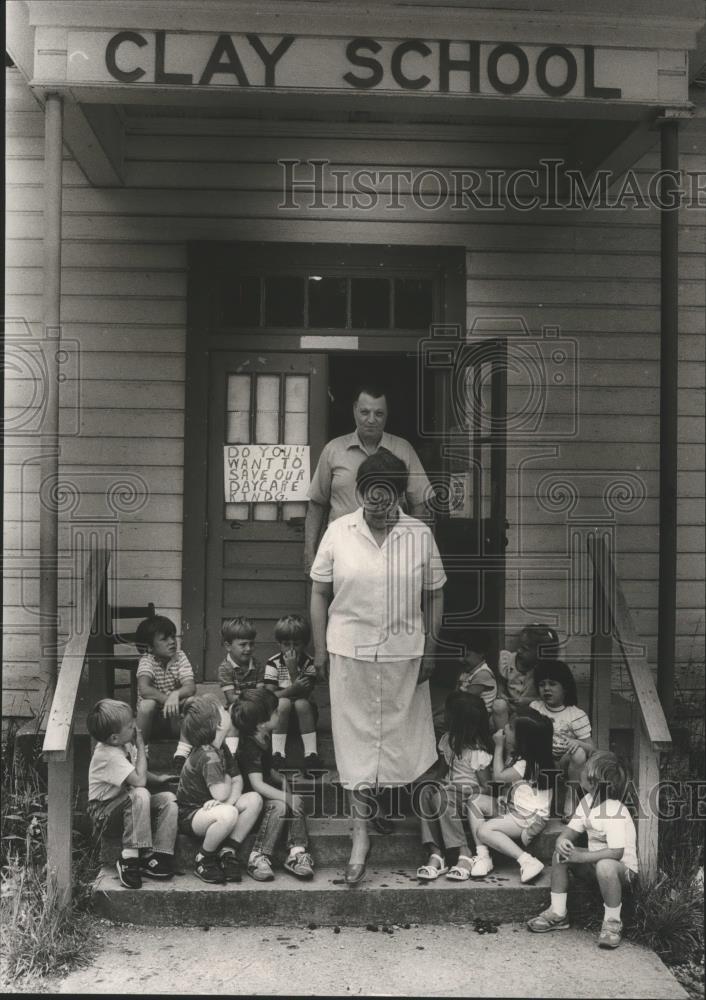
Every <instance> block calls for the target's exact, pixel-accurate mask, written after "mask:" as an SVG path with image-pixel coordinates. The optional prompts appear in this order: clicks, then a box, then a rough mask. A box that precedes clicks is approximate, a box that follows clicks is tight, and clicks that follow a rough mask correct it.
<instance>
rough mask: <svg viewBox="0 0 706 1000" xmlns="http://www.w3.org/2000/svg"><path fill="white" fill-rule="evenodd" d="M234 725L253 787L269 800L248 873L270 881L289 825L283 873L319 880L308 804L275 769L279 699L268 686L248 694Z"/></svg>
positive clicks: (236, 707)
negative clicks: (306, 812)
mask: <svg viewBox="0 0 706 1000" xmlns="http://www.w3.org/2000/svg"><path fill="white" fill-rule="evenodd" d="M231 717H232V720H233V725H234V726H235V727H236V728H237V730H238V732H239V733H240V743H239V747H238V757H239V761H240V767H241V769H242V771H243V773H244V774H245V775H246V778H247V781H248V783H249V785H250V788H251V789H252V790H253V791H254V792H257V793H258V795H261V796H262V798H263V799H264V800H265V808H264V811H263V814H262V820H261V821H260V826H259V828H258V831H257V835H256V837H255V842H254V844H253V847H252V851H251V854H250V858H249V860H248V875H250V877H251V878H254V879H255V881H256V882H271V881H272V879H273V878H274V877H275V876H274V872H273V871H272V857H273V855H274V852H275V849H276V847H277V843H278V841H279V840H280V837H281V835H282V833H283V832H284V828H285V827H287V858H286V860H285V862H284V870H285V871H287V872H289V873H290V874H291V875H294V876H296V877H297V878H301V879H311V878H313V877H314V862H313V861H312V858H311V855H310V854H309V849H308V835H307V829H306V819H305V818H304V803H303V801H302V797H301V796H300V795H295V794H294V793H293V792H292V791H291V789H290V788H289V786H288V785H287V781H286V778H285V777H284V776H283V775H281V774H279V773H278V772H277V771H276V770H275V769H274V768H273V766H272V746H271V742H272V740H271V734H272V731H273V730H274V729H275V727H276V726H277V724H278V722H279V702H278V699H277V695H276V694H274V693H273V692H272V691H268V689H267V688H256V689H253V690H250V691H244V692H243V693H242V695H241V696H240V699H239V701H237V702H236V704H235V705H233V706H232V708H231Z"/></svg>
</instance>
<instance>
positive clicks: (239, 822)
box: [177, 697, 262, 884]
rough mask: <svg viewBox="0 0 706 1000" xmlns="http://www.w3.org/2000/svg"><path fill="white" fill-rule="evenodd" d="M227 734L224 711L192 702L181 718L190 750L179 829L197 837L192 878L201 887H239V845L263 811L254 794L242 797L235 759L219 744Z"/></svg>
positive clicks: (180, 795)
mask: <svg viewBox="0 0 706 1000" xmlns="http://www.w3.org/2000/svg"><path fill="white" fill-rule="evenodd" d="M229 729H230V718H229V716H228V713H227V712H226V710H225V709H224V708H222V707H221V706H220V705H219V704H218V703H217V702H216V701H214V700H213V699H211V698H208V697H202V698H194V699H193V700H192V702H191V704H190V705H189V706H188V708H187V710H186V712H185V713H184V723H183V734H184V737H185V739H186V740H188V742H189V744H190V745H191V746H192V747H193V748H194V749H193V750H192V751H191V753H190V754H189V756H188V757H187V759H186V761H185V763H184V766H183V768H182V771H181V775H180V778H179V788H178V790H177V802H178V804H179V830H180V832H181V833H185V834H188V835H190V836H195V837H198V838H199V839H201V840H202V846H201V850H200V851H199V853H198V854H197V855H196V865H195V868H194V874H195V875H197V876H198V878H200V879H201V880H202V881H203V882H213V883H217V884H218V883H223V882H240V880H241V877H242V860H241V857H240V851H241V846H242V843H243V841H244V840H245V838H246V837H247V835H248V833H249V832H250V830H251V829H252V828H253V826H254V825H255V821H256V820H257V817H258V816H259V815H260V811H261V810H262V799H261V798H260V796H259V795H258V794H257V792H245V793H243V779H242V776H241V774H240V770H239V768H238V764H237V762H236V759H235V757H234V756H233V755H232V754H231V752H230V750H229V749H228V747H227V746H225V745H224V743H223V740H224V739H225V735H226V733H227V732H228V730H229Z"/></svg>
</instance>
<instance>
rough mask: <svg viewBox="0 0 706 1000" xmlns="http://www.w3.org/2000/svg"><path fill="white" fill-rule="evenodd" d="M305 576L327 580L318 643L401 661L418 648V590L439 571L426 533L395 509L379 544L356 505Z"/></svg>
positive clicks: (435, 584) (440, 580)
mask: <svg viewBox="0 0 706 1000" xmlns="http://www.w3.org/2000/svg"><path fill="white" fill-rule="evenodd" d="M311 579H312V580H316V581H317V582H319V583H333V600H332V601H331V604H330V606H329V612H328V629H327V632H326V645H327V648H328V651H329V653H337V654H338V655H340V656H350V657H355V658H356V659H359V660H407V659H410V658H412V657H415V656H421V655H422V653H423V651H424V623H423V617H422V611H421V592H422V590H438V589H439V588H440V587H443V586H444V584H445V583H446V574H445V573H444V568H443V564H442V562H441V557H440V555H439V550H438V549H437V547H436V542H435V541H434V536H433V535H432V533H431V530H430V529H429V528H428V527H427V525H426V524H424V523H423V522H422V521H419V520H417V518H415V517H410V516H409V515H408V514H404V513H403V512H402V511H399V519H398V521H397V523H396V524H395V526H394V527H393V528H392V530H391V531H390V533H389V535H388V536H387V538H386V539H385V541H384V542H383V544H382V545H381V546H378V544H377V542H376V541H375V539H374V538H373V536H372V534H371V532H370V529H369V528H368V525H367V523H366V521H365V518H364V517H363V508H362V507H359V508H358V510H356V511H354V512H353V513H352V514H346V515H344V516H343V517H340V518H338V519H337V520H336V521H334V522H333V523H332V524H330V525H329V527H328V528H327V530H326V533H325V535H324V537H323V538H322V540H321V544H320V545H319V550H318V552H317V553H316V559H315V560H314V564H313V566H312V567H311Z"/></svg>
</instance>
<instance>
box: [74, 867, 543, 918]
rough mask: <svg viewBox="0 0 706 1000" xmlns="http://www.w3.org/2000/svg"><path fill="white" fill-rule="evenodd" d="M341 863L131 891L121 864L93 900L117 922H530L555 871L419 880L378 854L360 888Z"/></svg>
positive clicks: (103, 877)
mask: <svg viewBox="0 0 706 1000" xmlns="http://www.w3.org/2000/svg"><path fill="white" fill-rule="evenodd" d="M342 880H343V866H340V867H329V868H324V867H321V868H318V869H317V872H316V875H315V877H314V879H313V880H312V881H311V882H301V881H298V880H296V879H295V878H293V877H292V876H290V875H288V874H287V873H286V872H281V871H278V872H277V873H276V878H275V880H274V882H265V883H255V882H254V881H252V880H251V879H250V878H249V877H248V876H247V875H246V876H244V878H243V882H242V883H239V884H229V885H225V886H214V885H206V884H205V883H204V882H201V881H200V880H199V879H198V878H196V876H195V875H192V874H189V875H183V876H176V877H175V878H174V879H173V880H172V881H171V882H166V883H157V882H150V881H149V880H147V879H145V882H144V885H143V888H142V889H137V890H133V889H125V888H124V887H123V886H121V885H120V883H119V881H118V878H117V874H116V871H115V868H114V867H113V866H111V867H104V868H103V869H102V870H101V873H100V875H99V876H98V879H97V880H96V883H95V885H94V896H93V898H94V906H95V907H96V909H97V911H98V912H99V913H100V914H101V915H103V916H106V917H108V918H110V919H111V920H115V921H118V922H123V923H133V924H143V925H160V924H161V925H186V926H204V925H214V924H215V925H219V926H247V925H262V926H271V925H282V924H285V923H286V924H298V923H308V922H312V923H316V924H317V925H328V926H330V925H335V924H343V925H349V926H361V925H363V926H364V925H366V924H368V923H370V924H376V925H379V924H387V925H392V924H398V925H400V926H403V925H404V924H409V923H417V924H444V923H467V922H468V921H469V920H473V919H474V918H476V917H481V918H484V919H487V920H494V921H497V922H502V921H509V920H514V921H517V920H526V919H527V918H528V917H531V916H534V915H535V914H537V913H539V912H540V911H541V910H543V909H544V908H545V907H546V906H548V905H549V876H548V874H547V873H544V872H543V873H542V874H541V875H540V876H539V878H538V880H537V882H536V883H535V884H532V885H522V884H521V882H520V878H519V869H518V868H517V865H515V864H512V863H510V864H509V865H507V864H503V866H502V867H498V868H497V869H496V870H495V871H494V872H493V873H492V874H491V875H490V876H487V877H486V878H485V879H474V880H473V881H468V882H460V883H454V882H449V881H447V880H446V879H444V878H442V879H439V880H438V881H437V882H433V883H430V884H429V883H427V884H425V883H420V882H418V881H417V879H416V877H415V875H414V870H413V869H411V868H410V869H405V868H404V867H402V866H400V867H397V866H395V869H394V870H390V869H388V868H386V867H385V866H384V865H382V864H380V863H379V862H378V861H377V860H376V859H372V861H371V865H370V866H369V869H368V875H367V878H366V879H365V881H364V882H362V883H361V884H360V885H359V886H355V887H349V886H346V885H345V884H343V881H342Z"/></svg>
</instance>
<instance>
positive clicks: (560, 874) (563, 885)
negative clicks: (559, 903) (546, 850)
mask: <svg viewBox="0 0 706 1000" xmlns="http://www.w3.org/2000/svg"><path fill="white" fill-rule="evenodd" d="M551 878H552V888H551V891H552V892H568V889H569V866H568V864H567V863H566V862H563V861H560V860H559V853H558V852H557V851H554V854H553V855H552V873H551Z"/></svg>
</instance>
